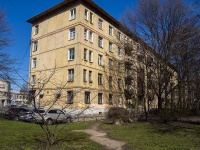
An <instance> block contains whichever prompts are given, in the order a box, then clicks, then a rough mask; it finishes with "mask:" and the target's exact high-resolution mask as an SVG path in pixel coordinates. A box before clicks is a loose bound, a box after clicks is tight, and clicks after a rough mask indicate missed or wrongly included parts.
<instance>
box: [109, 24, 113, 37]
mask: <svg viewBox="0 0 200 150" xmlns="http://www.w3.org/2000/svg"><path fill="white" fill-rule="evenodd" d="M109 35H113V28H112V27H111V26H109Z"/></svg>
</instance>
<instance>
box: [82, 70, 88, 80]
mask: <svg viewBox="0 0 200 150" xmlns="http://www.w3.org/2000/svg"><path fill="white" fill-rule="evenodd" d="M86 74H87V70H86V69H83V81H84V82H86V81H87V79H86Z"/></svg>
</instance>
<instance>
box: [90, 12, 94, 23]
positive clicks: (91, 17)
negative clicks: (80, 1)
mask: <svg viewBox="0 0 200 150" xmlns="http://www.w3.org/2000/svg"><path fill="white" fill-rule="evenodd" d="M90 23H93V13H91V12H90Z"/></svg>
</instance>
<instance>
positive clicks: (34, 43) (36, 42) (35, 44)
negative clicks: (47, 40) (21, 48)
mask: <svg viewBox="0 0 200 150" xmlns="http://www.w3.org/2000/svg"><path fill="white" fill-rule="evenodd" d="M37 50H38V41H34V42H33V52H35V51H37Z"/></svg>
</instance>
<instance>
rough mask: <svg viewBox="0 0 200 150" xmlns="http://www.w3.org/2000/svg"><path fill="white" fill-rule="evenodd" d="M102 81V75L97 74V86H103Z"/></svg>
mask: <svg viewBox="0 0 200 150" xmlns="http://www.w3.org/2000/svg"><path fill="white" fill-rule="evenodd" d="M102 81H103V80H102V74H100V73H98V84H99V85H102V84H103V82H102Z"/></svg>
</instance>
